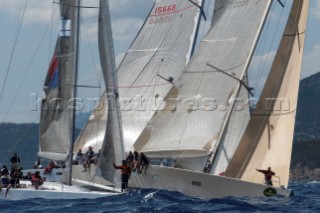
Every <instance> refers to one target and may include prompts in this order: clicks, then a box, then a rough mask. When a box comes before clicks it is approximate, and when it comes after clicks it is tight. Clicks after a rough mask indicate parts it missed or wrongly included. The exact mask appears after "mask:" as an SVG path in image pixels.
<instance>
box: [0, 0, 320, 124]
mask: <svg viewBox="0 0 320 213" xmlns="http://www.w3.org/2000/svg"><path fill="white" fill-rule="evenodd" d="M56 1H58V0H56ZM206 1H207V4H210V3H211V2H213V1H214V0H206ZM282 1H283V2H285V4H286V5H290V2H291V1H292V0H282ZM109 2H110V10H111V16H112V17H111V18H112V28H113V38H114V46H115V55H116V61H117V63H119V62H120V61H121V59H122V57H123V56H124V54H125V52H126V50H127V49H128V48H129V46H130V44H131V42H132V40H133V39H134V37H135V36H136V34H137V32H138V31H139V29H140V27H141V26H142V24H143V22H144V20H145V19H146V17H147V15H148V13H149V11H150V9H151V7H152V5H153V2H154V0H109ZM83 5H85V6H97V5H98V0H83ZM58 7H59V6H58V5H57V4H55V3H53V0H0V29H1V31H0V47H1V48H0V89H1V88H4V90H3V94H2V99H1V100H0V123H2V122H17V123H23V122H38V121H39V115H40V112H39V110H40V108H39V107H40V105H39V102H37V100H38V99H39V98H41V95H42V87H43V83H44V79H45V76H46V73H47V69H48V65H49V63H50V60H51V56H52V53H53V48H54V45H55V42H56V38H57V35H58V30H59V26H60V25H59V13H58V12H59V11H58ZM24 8H25V10H24ZM287 8H289V7H286V8H285V9H284V11H285V10H286V9H287ZM282 10H283V9H281V7H280V6H279V5H274V6H273V9H272V11H271V15H270V20H271V25H270V27H269V30H267V32H266V33H265V34H264V35H263V36H262V39H265V40H268V39H270V38H273V36H272V35H273V34H274V32H275V29H278V28H277V27H276V26H278V25H277V23H278V22H277V21H276V20H278V18H274V20H272V19H273V14H272V13H274V14H275V16H276V14H277V13H280V12H281V11H282ZM207 11H209V10H207ZM287 11H288V10H287ZM97 12H98V10H97V9H84V10H83V11H82V17H83V22H82V29H81V52H80V71H79V72H80V73H79V84H84V85H92V86H101V88H100V89H89V90H88V89H79V92H78V93H79V94H80V95H81V96H83V97H91V98H92V97H93V98H98V97H100V95H101V94H102V91H103V89H104V88H103V86H102V85H103V82H102V75H101V71H100V66H99V59H98V47H97V42H96V41H97V34H96V32H97V23H96V19H97ZM284 16H285V12H284V15H283V17H284ZM22 17H23V19H22V23H21V26H20V21H21V18H22ZM278 17H279V16H278ZM283 23H285V22H284V21H283ZM283 23H282V24H283ZM280 25H281V24H280ZM19 26H20V27H19ZM17 32H19V36H18V37H17ZM276 32H278V34H279V35H280V33H281V30H277V31H276ZM270 42H274V41H270ZM260 48H261V47H260ZM257 49H258V51H257V53H256V55H255V57H254V63H253V65H252V67H253V68H254V66H256V65H257V64H259V63H260V62H261V61H263V62H265V61H271V60H272V57H273V56H274V54H275V49H272V48H269V49H268V51H262V50H261V51H259V47H258V48H257ZM13 50H14V52H13ZM319 59H320V0H310V11H309V17H308V29H307V38H306V43H305V52H304V58H303V68H302V74H301V77H302V78H305V77H308V76H310V75H312V74H314V73H316V72H318V71H320V60H319ZM7 73H8V74H7ZM5 79H6V81H5ZM87 105H88V109H90V108H92V106H90V103H87Z"/></svg>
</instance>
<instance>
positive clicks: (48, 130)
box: [39, 0, 77, 160]
mask: <svg viewBox="0 0 320 213" xmlns="http://www.w3.org/2000/svg"><path fill="white" fill-rule="evenodd" d="M75 2H76V1H74V0H61V1H60V11H61V31H60V34H59V37H58V39H57V43H56V47H55V51H54V55H53V57H52V61H51V63H50V66H49V69H48V73H47V77H46V80H45V85H44V88H43V90H44V97H43V99H42V104H41V115H40V147H39V156H40V157H43V158H48V159H54V160H65V159H66V157H67V155H68V149H69V144H70V142H71V141H70V135H71V134H72V131H73V129H72V128H73V127H72V119H73V112H72V110H70V106H69V105H70V103H71V100H72V98H73V94H74V85H73V84H74V79H75V73H74V66H75V64H74V63H75V59H74V54H73V53H74V48H75V39H74V36H75V32H76V27H77V26H76V24H75V19H76V13H77V10H76V7H75V6H76V3H75ZM70 5H75V6H70Z"/></svg>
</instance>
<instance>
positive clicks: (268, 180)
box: [257, 167, 276, 186]
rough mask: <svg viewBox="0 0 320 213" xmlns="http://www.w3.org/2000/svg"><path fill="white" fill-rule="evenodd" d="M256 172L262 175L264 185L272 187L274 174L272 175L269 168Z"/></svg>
mask: <svg viewBox="0 0 320 213" xmlns="http://www.w3.org/2000/svg"><path fill="white" fill-rule="evenodd" d="M257 171H258V172H261V173H263V174H264V180H265V183H266V184H267V185H268V186H272V180H271V179H272V176H274V175H275V174H276V173H274V172H273V171H271V167H268V170H261V169H257Z"/></svg>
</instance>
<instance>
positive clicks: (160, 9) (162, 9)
mask: <svg viewBox="0 0 320 213" xmlns="http://www.w3.org/2000/svg"><path fill="white" fill-rule="evenodd" d="M176 8H177V5H175V4H172V5H168V6H164V7H156V9H155V12H154V14H155V15H160V14H166V13H170V12H174V11H175V10H176Z"/></svg>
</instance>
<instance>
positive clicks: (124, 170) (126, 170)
mask: <svg viewBox="0 0 320 213" xmlns="http://www.w3.org/2000/svg"><path fill="white" fill-rule="evenodd" d="M113 167H114V168H115V169H121V189H122V190H124V189H126V188H127V187H128V181H129V178H130V175H131V169H130V167H129V166H128V165H127V164H126V161H125V160H123V161H122V165H121V166H116V165H115V164H114V163H113Z"/></svg>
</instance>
